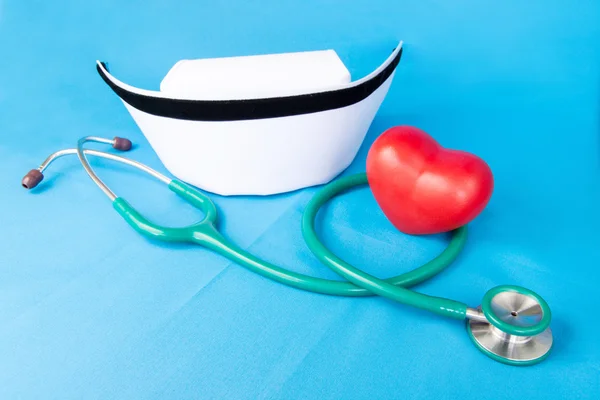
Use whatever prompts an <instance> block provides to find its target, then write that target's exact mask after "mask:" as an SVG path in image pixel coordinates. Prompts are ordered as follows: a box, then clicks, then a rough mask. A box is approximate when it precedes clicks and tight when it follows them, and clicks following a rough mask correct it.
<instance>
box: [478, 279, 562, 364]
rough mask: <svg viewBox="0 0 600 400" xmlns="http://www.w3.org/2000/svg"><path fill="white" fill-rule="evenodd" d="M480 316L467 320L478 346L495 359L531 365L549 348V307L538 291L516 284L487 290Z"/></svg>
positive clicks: (480, 308)
mask: <svg viewBox="0 0 600 400" xmlns="http://www.w3.org/2000/svg"><path fill="white" fill-rule="evenodd" d="M478 310H480V311H481V312H482V313H483V315H484V316H485V318H484V319H482V318H471V319H469V320H468V322H467V330H468V332H469V336H470V337H471V339H472V340H473V342H474V343H475V345H477V347H478V348H479V349H480V350H481V351H482V352H483V353H484V354H486V355H487V356H489V357H491V358H493V359H494V360H496V361H499V362H502V363H505V364H510V365H523V366H525V365H532V364H536V363H539V362H541V361H543V360H544V359H545V358H546V357H547V356H548V355H549V353H550V350H551V349H552V343H553V339H552V331H551V330H550V327H549V326H550V320H551V317H552V315H551V312H550V307H549V306H548V304H547V303H546V301H544V299H542V297H541V296H539V295H538V294H537V293H534V292H532V291H531V290H528V289H525V288H522V287H519V286H509V285H503V286H497V287H495V288H493V289H491V290H489V291H488V292H487V293H486V294H485V296H484V297H483V300H482V304H481V307H479V308H478Z"/></svg>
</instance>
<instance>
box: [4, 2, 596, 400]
mask: <svg viewBox="0 0 600 400" xmlns="http://www.w3.org/2000/svg"><path fill="white" fill-rule="evenodd" d="M599 38H600V3H599V2H598V1H596V0H571V1H566V0H565V1H558V0H528V1H522V0H505V1H495V2H491V1H480V0H456V1H451V2H450V1H442V0H428V1H424V0H410V1H384V0H368V1H366V0H353V1H344V0H336V1H316V0H304V1H296V2H294V1H290V0H269V1H265V0H263V1H249V0H245V1H240V0H235V1H223V2H218V1H177V2H173V1H166V0H164V1H158V0H145V1H129V2H124V1H120V0H103V1H95V2H83V1H75V0H72V1H42V0H40V1H33V0H28V1H26V0H0V50H1V52H0V54H1V55H2V56H1V60H0V171H1V174H0V189H1V199H2V200H0V202H1V203H2V207H1V208H0V222H1V224H2V233H1V234H0V235H1V239H2V240H1V245H0V246H1V247H0V250H1V251H0V398H2V399H40V398H51V399H54V398H56V399H80V398H86V399H95V398H102V399H107V398H122V399H138V398H140V399H141V398H144V399H152V398H156V399H163V398H173V399H191V398H201V399H214V398H227V399H307V398H315V399H316V398H318V399H338V398H345V399H366V398H410V397H421V398H423V397H428V398H436V399H445V398H463V399H466V398H478V399H482V398H490V399H497V398H507V397H510V396H516V397H519V398H531V399H538V398H539V399H542V398H543V399H549V398H557V399H564V398H589V399H597V398H599V396H600V378H599V377H600V344H599V341H598V334H597V332H598V329H599V328H600V325H599V323H598V318H597V310H598V308H599V306H600V295H599V294H598V290H597V287H598V284H599V283H600V268H599V264H598V260H599V257H600V254H599V253H600V246H599V244H598V242H599V238H600V235H599V234H598V224H599V222H600V215H599V212H598V204H600V172H599V171H600V164H599V156H600V143H599V140H598V139H599V135H600V125H599V117H600V107H599V104H600V92H599V89H600V80H599V76H600V47H599V46H598V44H599V41H598V39H599ZM398 39H401V40H404V43H405V52H404V56H403V59H402V62H401V64H400V66H399V69H398V72H397V75H396V77H395V80H394V82H393V84H392V87H391V90H390V92H389V94H388V97H387V98H386V100H385V102H384V104H383V105H382V107H381V109H380V112H379V113H378V115H377V117H376V119H375V121H374V122H373V125H372V128H371V130H370V131H369V134H368V137H367V139H366V141H365V143H364V146H363V148H362V149H361V152H360V154H359V155H358V157H357V158H356V160H355V162H354V164H353V165H352V166H351V167H350V169H349V170H348V171H347V173H350V172H357V171H363V170H364V161H365V156H366V153H367V150H368V148H369V145H370V143H371V142H372V141H373V140H374V139H375V138H376V137H377V135H379V134H380V133H381V132H383V131H384V130H385V129H387V128H389V127H391V126H394V125H399V124H410V125H416V126H419V127H420V128H422V129H424V130H426V131H428V132H429V133H431V134H432V135H433V136H434V137H435V138H437V139H438V140H439V141H440V143H442V144H443V145H445V146H448V147H452V148H459V149H463V150H467V151H471V152H474V153H476V154H478V155H479V156H481V157H483V158H484V159H485V160H486V161H487V162H488V163H489V164H490V166H491V168H492V170H493V171H494V174H495V180H496V187H495V192H494V195H493V198H492V200H491V202H490V203H489V206H488V207H487V208H486V210H485V211H484V212H483V213H482V214H481V215H480V216H479V217H478V218H477V220H476V221H474V222H473V223H472V224H471V228H470V237H469V241H468V245H467V247H466V249H465V251H464V253H463V255H462V256H461V257H460V259H459V260H457V262H456V263H454V264H453V265H452V266H451V267H450V268H449V269H448V270H446V271H445V272H444V273H442V275H440V276H439V277H437V278H435V279H433V280H431V281H430V282H427V283H425V284H423V285H421V286H420V287H419V290H420V291H422V292H425V293H428V294H434V295H438V296H446V297H450V298H455V299H459V300H461V301H464V302H466V303H467V304H470V305H472V306H476V305H478V304H479V303H480V300H481V298H482V296H483V294H484V293H485V291H486V290H488V289H489V288H491V287H492V286H495V285H499V284H517V285H522V286H525V287H528V288H531V289H533V290H534V291H536V292H538V293H540V294H541V295H542V296H543V297H545V298H546V299H547V301H548V302H549V304H550V306H551V308H552V311H553V323H552V328H553V331H554V339H555V343H556V345H555V349H554V351H553V353H552V355H551V357H550V358H549V359H547V360H546V361H545V362H543V363H542V364H539V365H537V366H534V367H528V368H516V367H509V366H505V365H503V364H499V363H496V362H494V361H492V360H490V359H489V358H487V357H485V356H484V355H483V354H482V353H480V352H479V351H478V350H476V348H475V347H474V346H473V344H472V343H471V342H470V340H469V338H468V336H467V334H466V332H465V330H464V327H463V324H462V323H460V322H457V321H454V320H446V319H440V318H438V317H436V316H435V315H429V314H427V313H425V312H421V311H419V310H414V309H410V308H407V307H404V306H402V305H398V304H394V303H392V302H390V301H387V300H385V299H381V298H363V299H347V298H333V297H327V296H322V295H316V294H311V293H306V292H302V291H298V290H294V289H290V288H287V287H284V286H280V285H278V284H276V283H273V282H271V281H268V280H266V279H264V278H261V277H259V276H257V275H254V274H252V273H250V272H248V271H246V270H244V269H243V268H241V267H238V266H236V265H232V264H231V263H229V262H228V261H227V260H225V259H224V258H221V257H219V256H217V255H215V254H211V253H209V252H208V251H206V250H203V249H200V248H196V247H193V246H187V245H165V244H157V243H151V242H149V241H148V240H146V239H144V238H142V237H140V236H139V235H137V234H136V233H134V232H133V231H132V229H130V228H129V227H128V226H126V224H125V223H124V222H123V221H122V220H121V219H120V218H119V216H118V215H117V214H116V213H115V212H114V211H113V210H112V208H111V206H110V203H109V202H108V201H107V199H106V197H104V196H103V195H102V193H101V192H100V191H99V190H98V189H97V188H96V187H95V186H94V185H93V184H92V182H91V181H90V180H89V179H88V177H87V176H86V175H85V173H84V171H83V170H82V168H81V167H80V165H79V164H78V162H77V160H76V159H75V158H73V157H71V158H70V159H63V160H61V161H60V162H58V163H57V164H56V165H53V166H52V167H51V168H50V169H49V170H48V173H47V174H46V176H47V178H46V180H44V182H43V184H42V185H41V186H40V187H39V189H38V190H35V191H32V192H27V191H25V190H23V189H22V188H21V187H20V184H19V181H20V179H21V177H22V176H23V174H24V173H26V172H27V171H28V170H29V169H31V168H35V167H37V166H38V165H39V163H40V162H41V161H42V160H43V159H44V158H45V157H46V156H47V155H48V154H49V153H51V152H53V151H55V150H58V149H60V148H64V147H72V146H73V145H74V144H75V142H76V140H77V138H79V137H80V136H83V135H100V136H106V137H113V136H115V135H121V136H126V137H129V138H131V139H132V140H133V141H134V142H136V143H137V144H138V146H137V147H136V149H135V150H134V151H133V152H132V154H131V156H132V157H134V158H135V159H138V160H141V161H143V162H146V163H148V164H150V165H151V166H153V167H155V168H157V169H159V170H161V171H163V172H165V170H164V168H163V167H162V166H161V165H160V163H159V160H158V158H157V157H156V155H155V154H154V152H153V151H152V149H151V148H150V146H149V145H148V143H147V142H146V141H145V139H144V137H143V136H142V134H141V133H140V132H139V130H138V129H137V127H136V126H135V124H134V123H133V121H132V120H131V118H130V117H129V114H128V113H127V112H126V110H125V108H124V107H123V105H122V103H121V102H120V100H118V99H117V98H116V96H115V95H114V94H113V93H112V92H111V91H110V90H109V89H108V87H106V85H105V84H104V83H103V82H102V80H101V79H100V78H99V77H98V75H97V73H96V71H95V65H94V63H95V60H96V59H101V60H104V61H108V62H109V63H110V64H111V66H112V70H113V72H114V73H115V74H116V76H118V77H119V78H120V79H123V80H124V81H125V82H128V83H130V84H133V85H137V86H141V87H145V88H155V89H156V88H158V84H159V82H160V80H161V78H162V76H164V74H165V73H166V72H167V71H168V69H169V68H170V67H171V66H172V64H174V63H175V62H176V61H177V60H179V59H181V58H204V57H217V56H234V55H246V54H257V53H274V52H286V51H300V50H318V49H325V48H333V49H335V50H336V51H338V53H339V54H340V56H341V58H342V59H343V61H344V62H345V63H346V64H347V65H348V67H349V69H350V71H351V73H352V75H353V78H354V79H358V78H360V77H361V76H364V75H365V74H367V73H368V72H370V71H371V70H372V69H373V68H375V67H376V66H377V65H378V64H379V63H380V62H381V61H383V59H385V57H386V56H387V55H388V54H389V51H390V50H391V48H392V46H393V45H394V44H395V42H396V40H398ZM198 156H199V157H201V156H202V151H199V153H198ZM93 165H94V166H96V167H97V168H98V169H99V173H101V174H102V177H103V179H105V181H106V182H107V183H108V184H111V185H112V187H113V189H114V190H115V191H116V192H117V193H118V194H120V195H122V196H123V197H127V198H128V199H129V200H130V201H131V202H132V203H133V204H135V205H136V206H137V207H138V208H139V209H140V211H143V212H146V213H147V214H148V215H150V216H152V217H153V218H154V219H155V220H156V221H157V222H160V223H164V224H172V225H176V224H177V225H180V224H184V223H189V222H190V221H194V220H196V219H197V218H198V217H199V216H198V213H197V211H195V210H193V209H192V208H191V207H189V206H187V205H186V204H184V203H182V201H180V200H179V199H177V198H176V197H175V196H173V195H172V194H171V193H170V192H168V191H167V190H165V189H164V187H161V185H160V184H159V183H156V182H154V181H152V180H151V178H149V177H146V176H143V175H141V174H139V173H137V172H135V171H132V170H131V169H127V168H124V167H120V166H118V165H117V166H115V165H112V164H108V163H105V162H102V161H98V160H94V162H93ZM315 190H316V189H315V188H311V189H307V190H303V191H298V192H295V193H290V194H286V195H280V196H274V197H269V198H261V199H256V198H222V197H219V196H215V198H214V199H215V202H216V203H217V205H218V207H219V210H220V212H221V215H223V216H224V217H223V220H222V222H223V223H222V228H223V231H224V233H225V234H226V235H227V236H228V237H230V238H231V239H233V240H235V241H237V242H238V243H239V244H240V245H241V246H243V247H244V248H247V249H249V250H250V251H252V252H254V253H256V254H257V255H259V256H263V257H265V258H266V259H268V260H270V261H273V262H275V263H279V264H282V265H286V266H289V267H290V268H293V269H295V270H297V271H304V272H309V273H312V274H315V275H318V276H322V277H330V278H334V279H335V278H336V276H335V275H334V274H333V273H332V272H331V271H329V270H327V269H326V268H325V267H323V266H321V265H319V264H318V262H317V261H316V260H315V259H314V258H313V257H312V255H311V254H310V252H309V250H308V249H307V247H306V246H305V245H304V243H303V241H302V238H301V233H300V217H301V213H302V210H303V209H304V206H305V205H306V203H307V201H308V200H309V199H310V197H311V196H312V195H313V194H314V192H315ZM323 219H324V221H323V224H326V225H327V231H326V232H323V236H324V238H325V241H326V243H327V244H328V245H329V246H331V247H332V248H333V249H334V250H335V251H337V252H338V253H339V254H340V255H341V256H342V257H343V258H345V259H348V260H351V261H353V262H355V263H356V264H357V265H359V266H361V267H363V268H364V269H365V270H367V271H369V272H372V273H375V274H378V275H379V276H382V277H383V276H391V275H395V274H397V273H399V272H400V271H406V270H409V269H411V268H413V267H415V266H417V265H419V264H420V263H422V262H425V261H426V260H428V259H430V258H432V257H433V256H434V255H435V254H437V253H439V252H440V251H441V250H442V248H443V247H444V245H445V243H446V242H447V237H445V235H440V236H434V237H418V238H415V237H409V236H406V235H403V234H400V233H398V232H396V231H395V230H394V229H393V228H392V226H391V224H390V223H389V222H388V221H387V220H386V219H385V218H384V217H383V215H382V213H381V212H380V210H379V209H378V208H377V206H376V203H375V201H374V199H373V197H372V195H371V194H370V192H369V191H368V190H367V189H361V190H357V191H355V192H353V193H352V194H348V195H345V196H343V197H341V198H339V199H338V200H336V201H334V202H332V203H331V204H330V205H329V206H328V207H327V208H326V209H325V211H324V213H323Z"/></svg>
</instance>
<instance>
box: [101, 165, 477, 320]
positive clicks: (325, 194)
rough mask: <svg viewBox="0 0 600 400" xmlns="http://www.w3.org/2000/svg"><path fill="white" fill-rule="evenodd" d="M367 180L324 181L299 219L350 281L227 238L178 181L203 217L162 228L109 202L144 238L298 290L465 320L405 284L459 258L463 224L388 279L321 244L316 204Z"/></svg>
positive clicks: (208, 208)
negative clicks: (429, 256)
mask: <svg viewBox="0 0 600 400" xmlns="http://www.w3.org/2000/svg"><path fill="white" fill-rule="evenodd" d="M365 183H367V182H366V175H365V174H359V175H354V176H350V177H347V178H342V179H340V180H338V181H336V182H334V183H332V184H330V185H327V186H326V187H325V188H324V189H323V190H322V191H320V192H319V193H318V194H317V195H316V196H315V198H313V200H311V202H310V203H309V205H308V207H307V209H306V211H305V213H304V216H303V221H302V231H303V234H304V237H305V239H306V240H307V244H308V246H309V248H310V249H311V250H312V251H313V253H315V255H316V256H317V257H318V258H319V260H321V261H322V262H324V263H325V264H326V265H327V266H329V267H330V268H332V269H333V270H334V271H336V272H337V273H339V274H340V275H341V276H342V277H345V278H346V279H348V281H335V280H329V279H322V278H316V277H313V276H309V275H304V274H300V273H297V272H294V271H290V270H287V269H284V268H281V267H279V266H276V265H273V264H271V263H269V262H266V261H264V260H261V259H259V258H257V257H255V256H254V255H252V254H250V253H248V252H247V251H245V250H243V249H241V248H240V247H238V246H237V245H235V244H233V243H231V242H230V241H228V240H227V239H225V238H224V237H223V236H222V235H221V234H220V233H219V231H218V230H217V228H216V222H217V209H216V207H215V206H214V204H213V203H212V201H211V200H210V199H209V198H208V196H206V195H205V194H204V193H202V192H200V191H199V190H197V189H195V188H193V187H192V186H189V185H187V184H185V183H183V182H180V181H177V180H173V181H172V182H171V184H169V188H170V189H171V190H172V191H173V192H174V193H176V194H177V195H178V196H180V197H181V198H183V199H184V200H186V201H188V202H190V204H192V205H194V206H195V207H197V208H199V209H201V210H202V211H203V212H204V214H205V217H204V219H202V221H200V222H198V223H196V224H192V225H190V226H187V227H182V228H170V227H163V226H159V225H157V224H154V223H152V222H151V221H149V220H147V219H146V218H145V217H144V216H142V215H141V214H140V213H138V212H137V211H136V210H135V209H134V208H133V207H132V206H131V205H130V204H129V203H127V201H125V200H124V199H121V198H117V199H116V200H115V201H114V202H113V206H114V208H115V209H116V210H117V211H118V212H119V214H120V215H121V216H122V217H123V218H124V219H125V221H127V223H128V224H129V225H131V226H132V227H133V228H134V229H135V230H136V231H138V232H140V233H142V234H144V235H145V236H148V237H151V238H154V239H159V240H163V241H187V242H193V243H197V244H200V245H202V246H204V247H207V248H209V249H211V250H213V251H216V252H218V253H219V254H221V255H223V256H225V257H227V258H229V259H230V260H232V261H234V262H236V263H238V264H240V265H242V266H244V267H245V268H247V269H249V270H250V271H252V272H255V273H258V274H260V275H262V276H264V277H266V278H269V279H272V280H274V281H277V282H280V283H283V284H285V285H288V286H291V287H294V288H297V289H302V290H306V291H309V292H315V293H322V294H327V295H333V296H352V297H359V296H373V295H376V294H377V295H383V296H386V297H389V298H391V299H394V300H396V301H399V302H402V303H407V304H410V305H414V306H417V307H420V308H424V309H426V310H430V311H433V312H436V313H438V314H442V315H446V316H452V317H454V318H464V317H465V313H466V305H464V304H462V303H459V302H455V301H452V300H447V299H441V298H437V297H431V296H427V295H423V294H419V293H415V292H412V291H410V290H407V289H404V288H407V287H410V286H414V285H416V284H419V283H421V282H423V281H425V280H427V279H429V278H431V277H432V276H434V275H436V274H438V273H439V272H441V271H442V270H443V269H444V268H446V267H447V266H448V265H450V264H451V263H452V262H453V261H454V259H455V258H456V257H457V256H458V254H459V253H460V251H461V249H462V247H463V245H464V243H465V241H466V233H467V231H466V228H464V227H463V228H460V229H457V230H456V231H454V232H453V234H452V239H451V241H450V244H449V245H448V247H447V248H446V249H445V250H444V251H443V252H442V253H441V254H440V255H438V256H437V257H436V258H434V259H433V260H431V261H429V262H428V263H426V264H425V265H422V266H420V267H418V268H416V269H414V270H412V271H410V272H407V273H404V274H402V275H398V276H395V277H392V278H388V279H378V278H376V277H372V276H370V275H368V274H366V273H364V272H362V271H360V270H358V269H357V268H355V267H353V266H351V265H349V264H348V263H346V262H344V261H343V260H341V259H339V258H338V257H336V256H335V255H334V254H332V253H331V252H330V251H329V250H327V249H326V248H325V246H323V245H322V244H321V243H320V242H319V240H318V238H317V235H316V233H315V231H314V225H313V222H314V218H315V216H316V214H317V212H318V210H319V207H320V206H321V205H322V204H323V203H325V202H326V201H327V200H329V199H330V198H331V197H333V196H334V195H335V194H337V193H339V192H340V191H342V190H344V189H347V188H350V187H352V186H356V185H359V184H365Z"/></svg>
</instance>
